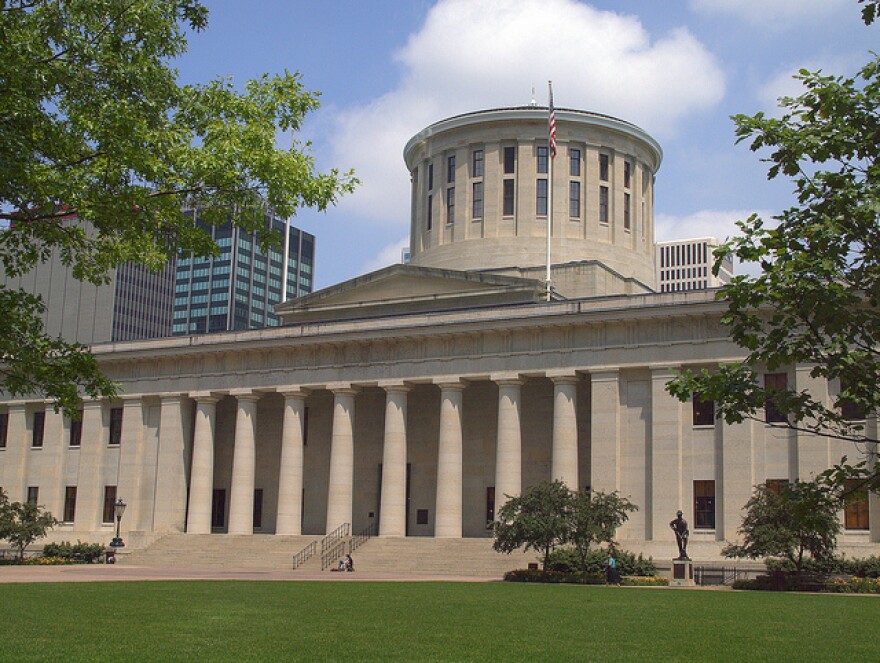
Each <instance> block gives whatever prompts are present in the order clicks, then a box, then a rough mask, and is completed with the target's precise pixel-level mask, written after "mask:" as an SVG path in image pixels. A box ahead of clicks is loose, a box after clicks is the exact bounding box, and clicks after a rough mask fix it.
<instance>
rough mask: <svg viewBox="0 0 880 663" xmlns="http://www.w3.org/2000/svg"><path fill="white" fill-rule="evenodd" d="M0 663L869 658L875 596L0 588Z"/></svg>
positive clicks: (391, 588) (381, 586) (519, 589)
mask: <svg viewBox="0 0 880 663" xmlns="http://www.w3.org/2000/svg"><path fill="white" fill-rule="evenodd" d="M0 606H2V607H3V626H2V629H3V631H2V632H3V635H2V645H0V660H4V661H16V662H20V661H107V660H116V661H119V660H135V661H167V660H175V661H195V660H203V661H270V660H283V661H330V660H333V661H393V660H397V661H573V660H580V661H583V660H597V661H637V660H650V661H673V660H674V661H682V660H694V661H764V660H767V661H769V660H806V659H810V660H816V661H835V660H840V661H867V660H878V659H880V639H878V638H877V627H878V626H877V619H876V616H877V615H880V600H878V598H877V597H872V596H822V595H796V594H771V593H761V592H742V593H740V592H713V591H681V590H669V589H654V588H646V589H640V588H616V587H611V588H609V587H589V586H565V585H530V584H501V583H477V584H470V583H370V582H345V583H335V582H334V583H320V582H240V581H225V582H206V581H195V582H176V581H175V582H129V583H103V582H102V583H63V584H40V583H35V584H18V585H17V584H6V585H0Z"/></svg>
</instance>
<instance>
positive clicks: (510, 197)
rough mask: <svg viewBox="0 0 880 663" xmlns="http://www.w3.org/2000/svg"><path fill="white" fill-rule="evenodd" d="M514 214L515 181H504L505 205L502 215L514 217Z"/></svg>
mask: <svg viewBox="0 0 880 663" xmlns="http://www.w3.org/2000/svg"><path fill="white" fill-rule="evenodd" d="M513 213H514V185H513V180H504V204H503V207H502V214H503V215H504V216H513Z"/></svg>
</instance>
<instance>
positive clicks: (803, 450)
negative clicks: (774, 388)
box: [789, 364, 840, 481]
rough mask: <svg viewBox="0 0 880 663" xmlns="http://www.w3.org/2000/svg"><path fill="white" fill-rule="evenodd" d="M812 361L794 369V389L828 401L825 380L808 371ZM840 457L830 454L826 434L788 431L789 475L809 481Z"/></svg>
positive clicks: (812, 365)
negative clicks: (824, 435)
mask: <svg viewBox="0 0 880 663" xmlns="http://www.w3.org/2000/svg"><path fill="white" fill-rule="evenodd" d="M813 368H814V364H798V365H797V366H796V367H795V369H794V371H793V372H794V385H789V388H791V389H794V390H795V391H798V392H800V391H808V392H810V394H811V395H812V396H813V398H815V399H816V400H817V401H819V402H820V403H830V402H831V399H830V397H829V395H828V380H826V379H825V378H824V377H816V378H814V377H813V376H811V375H810V371H812V370H813ZM839 461H840V458H836V457H834V458H832V455H831V441H830V440H829V438H827V437H822V436H820V435H813V434H812V433H808V432H806V431H791V432H789V463H790V467H789V477H790V478H792V479H800V480H801V481H809V480H810V479H812V478H814V477H815V476H817V475H818V474H820V473H821V472H824V471H825V470H827V469H828V468H829V467H831V466H832V465H833V464H834V463H837V462H839Z"/></svg>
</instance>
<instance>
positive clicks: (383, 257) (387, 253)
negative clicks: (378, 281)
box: [361, 237, 409, 274]
mask: <svg viewBox="0 0 880 663" xmlns="http://www.w3.org/2000/svg"><path fill="white" fill-rule="evenodd" d="M405 248H409V238H408V237H403V238H401V239H399V240H397V241H396V242H394V243H393V244H389V245H388V246H385V247H383V248H382V250H381V251H379V255H377V256H375V257H373V258H371V259H370V260H368V261H367V262H365V263H364V265H363V267H362V269H361V273H363V274H369V273H370V272H375V271H376V270H377V269H382V268H383V267H388V266H389V265H395V264H397V263H399V262H400V256H401V251H402V250H403V249H405Z"/></svg>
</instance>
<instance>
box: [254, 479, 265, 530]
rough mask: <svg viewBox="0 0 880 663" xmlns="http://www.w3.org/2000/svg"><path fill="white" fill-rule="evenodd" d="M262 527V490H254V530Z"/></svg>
mask: <svg viewBox="0 0 880 663" xmlns="http://www.w3.org/2000/svg"><path fill="white" fill-rule="evenodd" d="M262 526H263V489H262V488H255V489H254V528H255V529H259V528H260V527H262Z"/></svg>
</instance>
